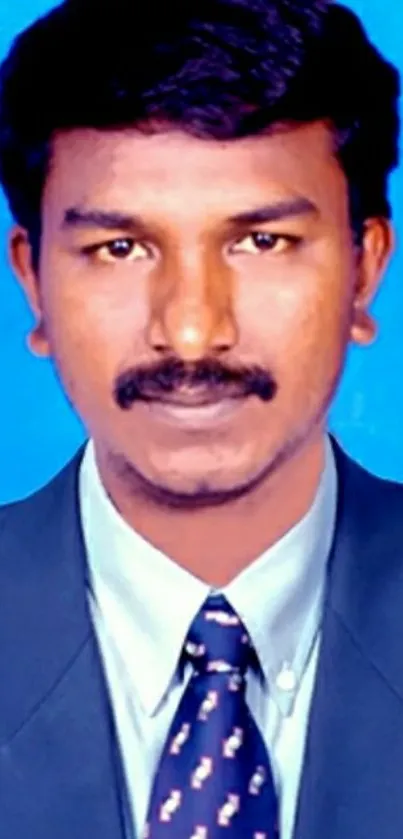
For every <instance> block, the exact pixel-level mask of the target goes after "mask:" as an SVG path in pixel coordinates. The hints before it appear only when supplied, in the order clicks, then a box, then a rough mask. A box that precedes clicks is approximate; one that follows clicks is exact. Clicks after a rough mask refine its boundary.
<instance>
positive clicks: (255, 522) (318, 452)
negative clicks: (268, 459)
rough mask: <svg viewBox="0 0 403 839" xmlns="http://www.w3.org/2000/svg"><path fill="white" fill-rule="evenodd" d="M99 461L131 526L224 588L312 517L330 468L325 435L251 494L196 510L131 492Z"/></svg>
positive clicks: (308, 444)
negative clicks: (310, 512) (325, 471)
mask: <svg viewBox="0 0 403 839" xmlns="http://www.w3.org/2000/svg"><path fill="white" fill-rule="evenodd" d="M97 460H98V466H99V469H100V473H101V478H102V481H103V484H104V486H105V488H106V491H107V492H108V495H109V497H110V498H111V500H112V501H113V503H114V505H115V507H116V508H117V509H118V510H119V512H120V514H121V515H122V516H123V518H124V519H125V520H126V522H127V523H128V524H129V525H130V526H131V527H132V528H133V529H134V530H136V531H137V532H138V533H140V534H141V536H143V538H145V539H146V540H147V541H148V542H150V543H151V544H152V545H154V546H155V547H156V548H158V549H159V550H160V551H162V552H163V553H165V554H166V555H167V556H169V557H170V558H171V559H173V560H174V561H175V562H177V563H178V564H179V565H181V566H182V567H183V568H185V569H186V570H187V571H189V572H190V573H191V574H192V575H194V576H196V577H198V578H200V579H202V580H203V581H204V582H207V583H208V584H209V585H211V586H212V587H215V588H222V587H223V586H225V585H227V584H228V583H229V582H231V580H232V579H234V578H235V577H236V576H238V574H240V573H241V571H243V570H244V569H245V568H246V567H247V566H248V565H250V564H251V563H252V562H253V561H254V560H255V559H256V558H257V557H258V556H259V555H260V554H261V553H263V552H264V551H265V550H267V549H268V548H270V547H271V546H272V545H274V544H275V543H276V542H278V541H279V539H281V537H282V536H284V534H285V533H287V531H288V530H290V529H291V528H292V527H293V526H294V525H295V524H296V523H297V522H298V521H300V520H301V519H302V518H303V516H304V515H305V514H306V513H307V512H308V510H309V509H310V507H311V505H312V503H313V501H314V498H315V494H316V492H317V489H318V486H319V482H320V478H321V474H322V471H323V468H324V463H325V435H324V432H323V430H321V431H320V432H318V431H317V432H316V434H315V435H314V436H313V437H312V438H310V439H309V440H307V441H305V443H304V444H303V445H302V446H300V447H299V448H298V450H297V451H296V452H294V453H293V454H292V455H290V456H289V457H288V458H287V459H284V460H283V462H282V463H281V465H279V467H278V468H277V469H276V470H274V471H273V472H271V473H270V474H269V475H268V476H267V477H266V478H265V479H264V480H263V481H262V482H261V484H259V485H258V486H256V487H255V488H254V489H253V490H251V491H250V492H249V493H247V494H245V495H243V496H241V497H239V498H237V499H235V500H232V501H230V502H228V503H227V504H222V505H219V506H216V507H208V508H201V509H194V510H189V509H181V508H180V507H179V508H175V507H174V508H172V507H169V508H168V507H164V506H163V505H161V504H158V503H156V502H153V500H152V499H151V500H150V498H147V497H145V495H144V494H143V493H134V494H133V491H132V489H131V491H130V493H128V492H127V488H125V486H124V482H123V481H122V480H120V479H119V477H118V476H116V475H115V474H113V473H112V471H111V470H109V469H108V468H106V464H105V462H104V460H103V458H102V456H101V457H97ZM290 487H292V491H291V492H290Z"/></svg>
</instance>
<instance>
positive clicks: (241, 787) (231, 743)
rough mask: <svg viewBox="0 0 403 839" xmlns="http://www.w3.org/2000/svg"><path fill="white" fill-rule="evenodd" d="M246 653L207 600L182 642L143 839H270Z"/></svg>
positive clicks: (221, 602)
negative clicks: (182, 672) (180, 680)
mask: <svg viewBox="0 0 403 839" xmlns="http://www.w3.org/2000/svg"><path fill="white" fill-rule="evenodd" d="M253 656H254V651H253V648H252V646H251V643H250V640H249V636H248V634H247V632H246V630H245V628H244V626H243V624H242V623H241V621H240V619H239V618H238V616H237V614H236V613H235V612H234V610H233V609H232V608H231V606H230V605H229V603H228V602H227V600H226V599H225V598H224V597H222V596H211V597H209V598H208V600H207V601H206V603H205V605H204V606H203V608H202V609H201V611H200V612H199V614H198V615H197V617H196V619H195V621H194V622H193V624H192V627H191V629H190V633H189V636H188V639H187V641H186V644H185V650H184V658H185V660H187V661H190V662H191V663H192V665H193V668H194V669H193V675H192V677H191V679H190V682H189V684H188V686H187V688H186V690H185V693H184V695H183V697H182V700H181V702H180V705H179V708H178V710H177V713H176V715H175V718H174V720H173V723H172V726H171V729H170V731H169V734H168V738H167V741H166V744H165V747H164V750H163V753H162V756H161V761H160V764H159V766H158V770H157V773H156V777H155V781H154V786H153V789H152V794H151V800H150V808H149V813H148V819H147V824H146V829H145V837H146V839H278V835H279V834H278V827H277V824H278V815H277V799H276V793H275V788H274V782H273V776H272V771H271V767H270V761H269V757H268V754H267V750H266V747H265V745H264V742H263V739H262V736H261V734H260V732H259V730H258V728H257V725H256V723H255V721H254V719H253V717H252V716H251V713H250V711H249V708H248V706H247V703H246V700H245V676H246V672H247V669H248V667H249V666H250V665H251V663H252V659H253Z"/></svg>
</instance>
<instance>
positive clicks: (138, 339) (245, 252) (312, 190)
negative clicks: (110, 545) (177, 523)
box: [12, 123, 390, 495]
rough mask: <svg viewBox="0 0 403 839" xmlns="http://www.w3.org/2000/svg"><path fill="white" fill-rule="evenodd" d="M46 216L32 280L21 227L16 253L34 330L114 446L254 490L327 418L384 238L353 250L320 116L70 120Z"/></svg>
mask: <svg viewBox="0 0 403 839" xmlns="http://www.w3.org/2000/svg"><path fill="white" fill-rule="evenodd" d="M42 230H43V235H42V244H41V259H40V267H39V271H38V276H35V275H34V272H33V271H32V268H31V266H30V265H29V253H28V249H27V247H26V245H24V243H23V242H22V240H21V237H20V236H19V235H18V231H17V232H16V233H15V234H14V238H13V249H12V253H13V260H14V266H15V268H16V270H17V273H18V274H19V275H20V277H21V278H22V281H23V283H24V284H25V286H26V289H27V293H28V295H29V297H30V299H31V303H32V305H33V307H34V309H35V310H36V312H37V314H38V316H39V318H40V326H39V328H38V329H37V330H36V333H35V334H34V338H33V339H32V344H33V346H34V347H35V349H36V350H37V351H39V352H42V353H49V354H50V355H51V356H52V357H53V358H54V360H55V362H56V365H57V368H58V371H59V374H60V377H61V379H62V382H63V384H64V387H65V389H66V391H67V394H68V396H69V398H70V400H71V401H72V403H73V404H74V406H75V408H76V409H77V411H78V413H79V414H80V416H81V418H82V419H83V421H84V423H85V425H86V427H87V429H88V431H89V433H90V435H91V436H92V437H93V438H94V439H95V442H96V447H97V449H98V453H99V455H100V457H102V458H103V459H104V460H105V458H108V457H109V458H110V457H111V456H112V458H111V459H113V456H115V458H116V456H118V458H119V462H120V463H121V464H122V463H123V464H124V466H125V469H126V471H127V473H128V474H129V473H131V474H137V475H139V476H141V477H142V478H143V479H145V481H146V483H148V484H149V485H152V486H154V487H158V488H160V489H164V490H166V491H168V492H169V493H173V494H183V493H184V494H186V495H194V494H198V493H201V492H203V493H206V492H207V493H209V492H210V493H211V492H212V493H219V494H222V493H227V492H228V491H231V492H232V491H234V490H239V489H240V488H246V487H248V486H251V485H252V484H253V483H254V482H255V481H256V479H258V478H259V477H260V476H262V475H263V474H267V472H268V471H270V470H271V469H273V468H274V467H275V465H278V464H279V463H280V462H282V460H283V459H284V458H285V457H286V456H287V454H290V453H291V452H294V451H295V450H296V448H297V447H298V445H302V444H303V443H304V442H306V441H307V440H308V439H310V438H312V439H313V437H314V435H315V434H318V433H319V431H318V429H320V427H321V426H322V425H323V420H324V416H325V413H326V408H327V406H328V404H329V401H330V399H331V397H332V395H333V393H334V389H335V386H336V383H337V380H338V377H339V375H340V371H341V367H342V364H343V360H344V355H345V348H346V345H347V343H348V340H349V338H351V337H353V338H354V339H355V340H357V341H361V342H362V343H364V342H365V341H367V340H369V339H370V337H371V334H370V333H371V328H372V327H371V326H370V322H369V321H366V319H365V315H364V316H363V315H362V312H363V311H364V309H365V303H366V302H368V300H369V298H370V297H371V295H372V294H373V292H374V290H375V287H376V284H377V282H378V280H379V277H380V274H381V271H382V268H383V266H384V262H385V257H386V255H387V251H388V249H389V247H390V241H389V237H388V230H387V225H386V224H382V223H381V222H379V221H374V222H372V223H370V224H369V225H368V229H367V233H366V240H365V243H364V247H363V248H362V250H361V251H359V249H357V248H356V247H355V246H354V243H353V236H352V231H351V227H350V221H349V206H348V194H347V182H346V179H345V176H344V174H343V172H342V170H341V168H340V167H339V165H338V163H337V160H336V158H335V156H334V153H333V150H332V138H331V136H330V133H328V131H327V129H326V128H325V126H324V125H322V124H320V123H317V124H313V125H311V126H304V127H301V128H295V129H292V130H288V131H283V132H279V133H273V134H271V135H269V136H261V137H258V138H248V139H244V140H236V141H230V142H218V141H210V140H208V141H206V140H201V139H196V138H192V137H190V136H189V135H186V134H185V133H182V132H180V131H173V130H171V131H166V132H165V133H159V134H154V135H145V134H141V133H139V132H136V131H135V130H131V131H126V132H124V131H115V132H107V133H101V132H97V131H93V130H76V131H72V132H70V133H64V134H60V135H58V136H57V137H56V138H55V139H54V144H53V158H52V165H51V171H50V173H49V177H48V180H47V184H46V188H45V192H44V197H43V216H42ZM175 362H176V363H175ZM139 368H141V370H142V371H143V373H142V375H141V376H139V375H138V370H139ZM143 368H144V369H143ZM173 403H174V404H173Z"/></svg>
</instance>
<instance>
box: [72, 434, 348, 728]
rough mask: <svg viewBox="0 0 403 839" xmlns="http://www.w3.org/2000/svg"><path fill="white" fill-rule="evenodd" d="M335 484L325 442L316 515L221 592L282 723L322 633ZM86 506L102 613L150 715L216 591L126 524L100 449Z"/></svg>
mask: <svg viewBox="0 0 403 839" xmlns="http://www.w3.org/2000/svg"><path fill="white" fill-rule="evenodd" d="M336 484H337V479H336V467H335V462H334V455H333V451H332V447H331V444H330V441H329V440H328V439H327V444H326V463H325V468H324V471H323V473H322V477H321V481H320V484H319V487H318V490H317V493H316V496H315V499H314V502H313V504H312V506H311V508H310V510H309V511H308V513H307V514H306V515H305V517H304V518H303V519H302V520H301V521H299V522H298V523H297V524H296V525H295V526H294V527H293V528H292V529H291V530H290V531H288V533H286V535H285V536H283V537H282V539H280V540H279V541H278V542H277V543H276V544H275V545H273V546H272V547H271V548H269V549H268V550H267V551H265V552H264V554H262V555H261V556H260V557H259V558H257V559H256V561H255V562H254V563H252V564H251V565H250V566H249V567H248V568H246V569H245V570H244V571H243V572H242V573H241V574H240V575H238V577H237V578H236V579H234V580H233V581H232V582H231V583H230V584H229V585H228V586H227V587H225V588H224V589H222V593H223V594H224V595H225V596H226V597H227V598H228V600H229V602H230V603H231V605H232V606H233V608H234V609H235V610H236V611H237V612H238V614H239V616H240V617H241V619H242V620H243V622H244V623H245V626H246V628H247V630H248V632H249V634H250V636H251V639H252V641H253V643H254V646H255V649H256V653H257V656H258V658H259V662H260V665H261V669H262V673H263V675H264V677H265V679H266V681H267V684H268V687H269V690H270V693H271V695H272V696H273V698H274V700H275V701H276V702H277V704H278V706H279V709H280V711H281V712H282V713H284V714H287V713H289V712H290V710H291V708H292V706H293V702H294V699H295V696H296V694H297V691H298V686H299V682H300V680H301V678H302V675H303V672H304V670H305V667H306V664H307V661H308V659H309V655H310V653H311V651H312V647H313V645H314V642H315V639H316V636H317V633H318V629H319V623H320V615H321V608H322V596H323V587H324V579H325V569H326V561H327V557H328V554H329V551H330V547H331V543H332V538H333V530H334V520H335V510H336ZM79 497H80V510H81V519H82V525H83V532H84V539H85V543H86V548H87V556H88V564H89V577H90V586H91V593H92V596H93V598H94V599H95V602H96V607H97V613H98V614H100V615H101V617H102V620H104V621H105V622H106V624H107V629H108V635H109V636H112V637H113V641H114V645H115V647H117V649H118V650H119V654H120V657H121V659H123V661H124V662H125V664H126V667H127V670H128V671H130V669H132V671H133V672H134V673H140V674H141V679H136V680H135V682H134V683H133V689H134V690H136V691H137V694H138V696H139V699H140V702H141V704H142V706H143V708H144V710H145V712H146V713H148V714H149V715H152V714H153V713H155V711H156V710H157V708H158V706H159V704H160V702H161V700H162V699H163V697H164V695H165V693H166V691H167V689H168V688H169V686H170V685H171V684H172V681H173V679H174V677H175V673H176V672H177V668H178V662H179V659H180V655H181V651H182V648H183V643H184V640H185V638H186V635H187V633H188V631H189V627H190V625H191V623H192V621H193V619H194V617H195V615H196V614H197V612H198V611H199V609H200V608H201V606H202V604H203V603H204V601H205V599H206V597H207V596H208V594H209V593H210V592H211V589H210V587H209V586H208V585H207V584H206V583H203V582H202V581H201V580H200V579H198V578H196V577H194V576H193V575H192V574H190V573H189V572H188V571H186V570H185V569H184V568H182V567H181V566H179V565H178V564H177V563H175V562H174V561H173V560H171V559H170V558H169V557H167V556H166V555H165V554H163V553H162V552H161V551H159V550H158V549H157V548H155V547H154V546H153V545H151V544H150V543H149V542H147V541H146V540H145V539H144V538H143V537H142V536H141V535H140V534H139V533H137V532H136V531H134V530H133V529H132V528H131V527H130V526H129V525H128V524H127V523H126V522H125V520H124V519H123V518H122V516H121V515H120V514H119V512H118V511H117V510H116V508H115V507H114V505H113V503H112V502H111V500H110V499H109V497H108V495H107V494H106V492H105V489H104V487H103V485H102V483H101V479H100V476H99V472H98V468H97V464H96V459H95V452H94V446H93V443H92V441H90V442H89V444H88V445H87V447H86V451H85V454H84V458H83V461H82V464H81V468H80V483H79ZM130 662H132V664H131V665H130Z"/></svg>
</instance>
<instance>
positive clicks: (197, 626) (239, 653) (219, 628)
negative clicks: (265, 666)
mask: <svg viewBox="0 0 403 839" xmlns="http://www.w3.org/2000/svg"><path fill="white" fill-rule="evenodd" d="M185 656H186V658H187V660H188V661H191V662H192V664H193V666H194V667H195V669H196V670H197V671H198V672H201V671H203V672H208V673H230V672H234V671H235V672H236V673H239V674H240V675H241V676H244V675H245V673H246V670H247V668H248V666H249V664H250V662H251V659H252V646H251V642H250V638H249V635H248V633H247V631H246V629H245V627H244V625H243V623H242V621H241V620H240V618H239V617H238V615H237V614H236V612H235V611H234V609H233V608H232V606H230V604H229V603H228V601H227V600H226V599H225V597H223V596H222V595H212V596H211V597H209V598H208V599H207V600H206V602H205V604H204V606H202V608H201V610H200V612H199V613H198V615H197V616H196V618H195V620H194V621H193V623H192V626H191V628H190V631H189V635H188V637H187V641H186V643H185Z"/></svg>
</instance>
